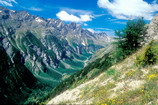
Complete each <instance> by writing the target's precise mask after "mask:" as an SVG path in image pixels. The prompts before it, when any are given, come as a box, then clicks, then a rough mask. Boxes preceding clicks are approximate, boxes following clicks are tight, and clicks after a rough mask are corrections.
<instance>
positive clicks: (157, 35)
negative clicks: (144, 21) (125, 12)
mask: <svg viewBox="0 0 158 105" xmlns="http://www.w3.org/2000/svg"><path fill="white" fill-rule="evenodd" d="M157 39H158V14H157V15H156V16H155V17H154V18H153V19H152V20H151V22H150V24H149V25H148V30H147V40H149V42H150V41H151V40H157Z"/></svg>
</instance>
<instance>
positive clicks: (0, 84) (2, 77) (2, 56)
mask: <svg viewBox="0 0 158 105" xmlns="http://www.w3.org/2000/svg"><path fill="white" fill-rule="evenodd" d="M14 50H15V49H14ZM13 61H14V64H13V63H12V62H11V60H10V58H9V57H8V55H7V54H6V52H5V50H4V49H3V47H2V46H0V99H1V100H0V103H1V104H18V103H20V102H22V101H23V100H25V99H26V98H27V97H28V95H29V93H30V92H31V91H30V89H31V88H32V87H33V86H34V84H36V78H35V77H34V76H33V75H32V73H31V72H30V71H29V70H28V69H27V68H26V67H25V66H24V64H23V59H22V57H21V55H20V52H18V51H16V50H15V53H14V57H13ZM21 96H23V97H21Z"/></svg>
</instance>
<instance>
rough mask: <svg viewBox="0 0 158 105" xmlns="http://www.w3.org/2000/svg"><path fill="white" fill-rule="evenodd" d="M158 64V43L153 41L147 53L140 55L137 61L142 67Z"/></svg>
mask: <svg viewBox="0 0 158 105" xmlns="http://www.w3.org/2000/svg"><path fill="white" fill-rule="evenodd" d="M157 62H158V41H152V42H151V43H150V44H149V45H148V46H147V48H146V49H145V53H143V54H141V55H139V56H138V57H137V59H136V64H138V65H141V66H147V65H152V64H155V63H157Z"/></svg>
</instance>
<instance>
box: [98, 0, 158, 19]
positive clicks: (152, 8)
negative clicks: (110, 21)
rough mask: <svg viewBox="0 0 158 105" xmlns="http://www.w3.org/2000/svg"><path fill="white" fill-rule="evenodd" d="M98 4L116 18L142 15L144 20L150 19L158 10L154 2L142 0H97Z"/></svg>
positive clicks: (130, 17)
mask: <svg viewBox="0 0 158 105" xmlns="http://www.w3.org/2000/svg"><path fill="white" fill-rule="evenodd" d="M98 6H99V7H100V8H104V9H107V10H108V12H109V13H110V14H111V15H112V16H114V17H116V18H118V19H133V18H137V17H144V18H145V19H146V20H151V19H152V17H153V15H154V14H155V12H156V11H158V4H157V3H156V2H152V3H151V4H149V3H147V2H146V1H144V0H113V1H109V0H98Z"/></svg>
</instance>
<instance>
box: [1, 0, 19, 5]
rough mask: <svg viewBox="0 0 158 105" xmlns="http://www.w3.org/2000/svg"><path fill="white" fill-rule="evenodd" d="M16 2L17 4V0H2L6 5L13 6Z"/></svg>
mask: <svg viewBox="0 0 158 105" xmlns="http://www.w3.org/2000/svg"><path fill="white" fill-rule="evenodd" d="M14 3H15V4H17V2H16V1H15V0H0V4H2V5H5V6H10V7H13V4H14Z"/></svg>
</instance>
